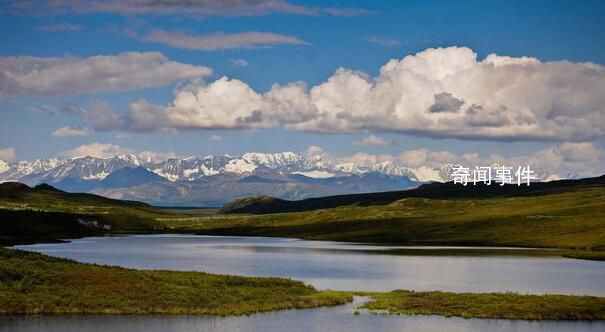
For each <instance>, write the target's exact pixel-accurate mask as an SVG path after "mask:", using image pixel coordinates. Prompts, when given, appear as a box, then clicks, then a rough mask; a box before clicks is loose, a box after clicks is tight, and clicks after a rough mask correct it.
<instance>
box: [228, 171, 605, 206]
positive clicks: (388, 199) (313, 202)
mask: <svg viewBox="0 0 605 332" xmlns="http://www.w3.org/2000/svg"><path fill="white" fill-rule="evenodd" d="M590 187H605V175H603V176H600V177H595V178H586V179H580V180H559V181H551V182H537V183H532V184H531V185H530V186H525V185H522V186H517V185H504V186H500V185H497V184H492V185H490V186H488V185H484V184H478V185H476V186H474V185H472V184H469V185H467V186H462V185H460V184H454V183H453V182H448V183H439V182H435V183H430V184H424V185H422V186H420V187H418V188H416V189H410V190H402V191H389V192H378V193H368V194H355V195H340V196H327V197H317V198H308V199H303V200H300V201H287V200H283V199H278V198H273V197H267V196H256V197H249V198H244V199H240V200H235V201H233V202H231V203H229V204H226V205H225V206H224V207H223V208H222V209H221V210H220V212H222V213H252V214H266V213H281V212H300V211H310V210H319V209H330V208H335V207H339V206H347V205H359V206H371V205H386V204H390V203H393V202H395V201H398V200H400V199H404V198H432V199H467V198H469V199H470V198H473V199H482V198H496V197H518V196H538V195H546V194H553V193H561V192H566V191H569V190H572V189H574V188H590Z"/></svg>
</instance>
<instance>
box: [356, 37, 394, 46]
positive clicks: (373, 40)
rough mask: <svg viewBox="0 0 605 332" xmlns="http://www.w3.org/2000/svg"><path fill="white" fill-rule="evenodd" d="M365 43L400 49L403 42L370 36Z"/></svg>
mask: <svg viewBox="0 0 605 332" xmlns="http://www.w3.org/2000/svg"><path fill="white" fill-rule="evenodd" d="M365 41H366V42H368V43H370V44H376V45H380V46H385V47H398V46H401V41H400V40H399V39H394V38H385V37H380V36H369V37H366V38H365Z"/></svg>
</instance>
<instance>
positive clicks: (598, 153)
mask: <svg viewBox="0 0 605 332" xmlns="http://www.w3.org/2000/svg"><path fill="white" fill-rule="evenodd" d="M338 161H339V162H347V161H353V162H356V163H358V164H360V165H364V166H371V165H373V164H376V163H379V162H383V161H391V162H394V163H396V164H398V165H401V166H405V167H410V168H421V167H429V168H438V167H441V166H443V165H445V164H461V165H464V166H466V167H470V168H474V167H475V166H492V165H494V164H498V165H506V166H512V167H514V168H516V167H519V166H530V167H531V169H532V170H534V171H536V172H537V174H550V175H551V176H553V178H561V177H562V178H564V177H566V175H567V174H570V173H571V174H572V173H579V174H581V175H582V176H585V177H587V176H599V175H602V174H604V173H605V151H603V150H602V149H600V148H598V147H597V146H595V145H594V144H593V143H587V142H582V143H562V144H559V145H556V146H552V147H549V148H545V149H541V150H538V151H535V152H533V153H530V154H523V155H515V156H510V157H504V156H501V155H498V154H490V155H483V156H482V155H480V154H478V153H474V152H471V153H464V154H462V155H459V154H455V153H452V152H450V151H444V150H440V151H431V150H428V149H414V150H406V151H403V152H402V153H401V154H399V155H392V154H381V155H376V154H368V153H356V154H353V155H351V156H344V157H340V158H338Z"/></svg>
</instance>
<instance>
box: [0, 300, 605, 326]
mask: <svg viewBox="0 0 605 332" xmlns="http://www.w3.org/2000/svg"><path fill="white" fill-rule="evenodd" d="M358 303H359V302H358ZM358 303H353V304H348V305H346V306H338V307H332V308H318V309H304V310H284V311H277V312H270V313H263V314H256V315H251V316H244V317H227V318H222V317H212V316H33V317H0V331H11V332H21V331H45V332H54V331H66V332H80V331H99V332H106V331H116V332H117V331H133V332H136V331H142V332H155V331H218V332H223V331H225V332H231V331H251V332H267V331H288V332H297V331H351V332H355V331H420V332H422V331H448V332H457V331H482V332H483V331H507V332H508V331H541V332H557V331H603V330H604V329H605V322H566V321H560V322H559V321H539V322H537V321H536V322H531V321H511V320H503V319H462V318H445V317H439V316H374V315H370V314H365V313H364V314H361V315H360V316H353V314H352V312H353V311H354V310H355V309H354V308H355V306H357V305H358Z"/></svg>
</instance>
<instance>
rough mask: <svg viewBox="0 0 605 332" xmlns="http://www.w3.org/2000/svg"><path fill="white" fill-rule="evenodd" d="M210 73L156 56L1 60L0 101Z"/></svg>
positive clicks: (148, 83) (139, 85) (111, 88)
mask: <svg viewBox="0 0 605 332" xmlns="http://www.w3.org/2000/svg"><path fill="white" fill-rule="evenodd" d="M211 73H212V70H210V69H209V68H207V67H202V66H193V65H188V64H183V63H179V62H175V61H170V60H169V59H168V58H166V57H165V56H164V55H163V54H161V53H158V52H147V53H140V52H128V53H121V54H118V55H115V56H104V55H98V56H92V57H88V58H77V57H72V56H65V57H31V56H9V57H0V98H1V97H19V96H36V95H69V94H82V93H95V92H106V91H124V90H134V89H141V88H150V87H156V86H162V85H166V84H169V83H172V82H175V81H179V80H184V79H190V78H199V77H203V76H206V75H210V74H211Z"/></svg>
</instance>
